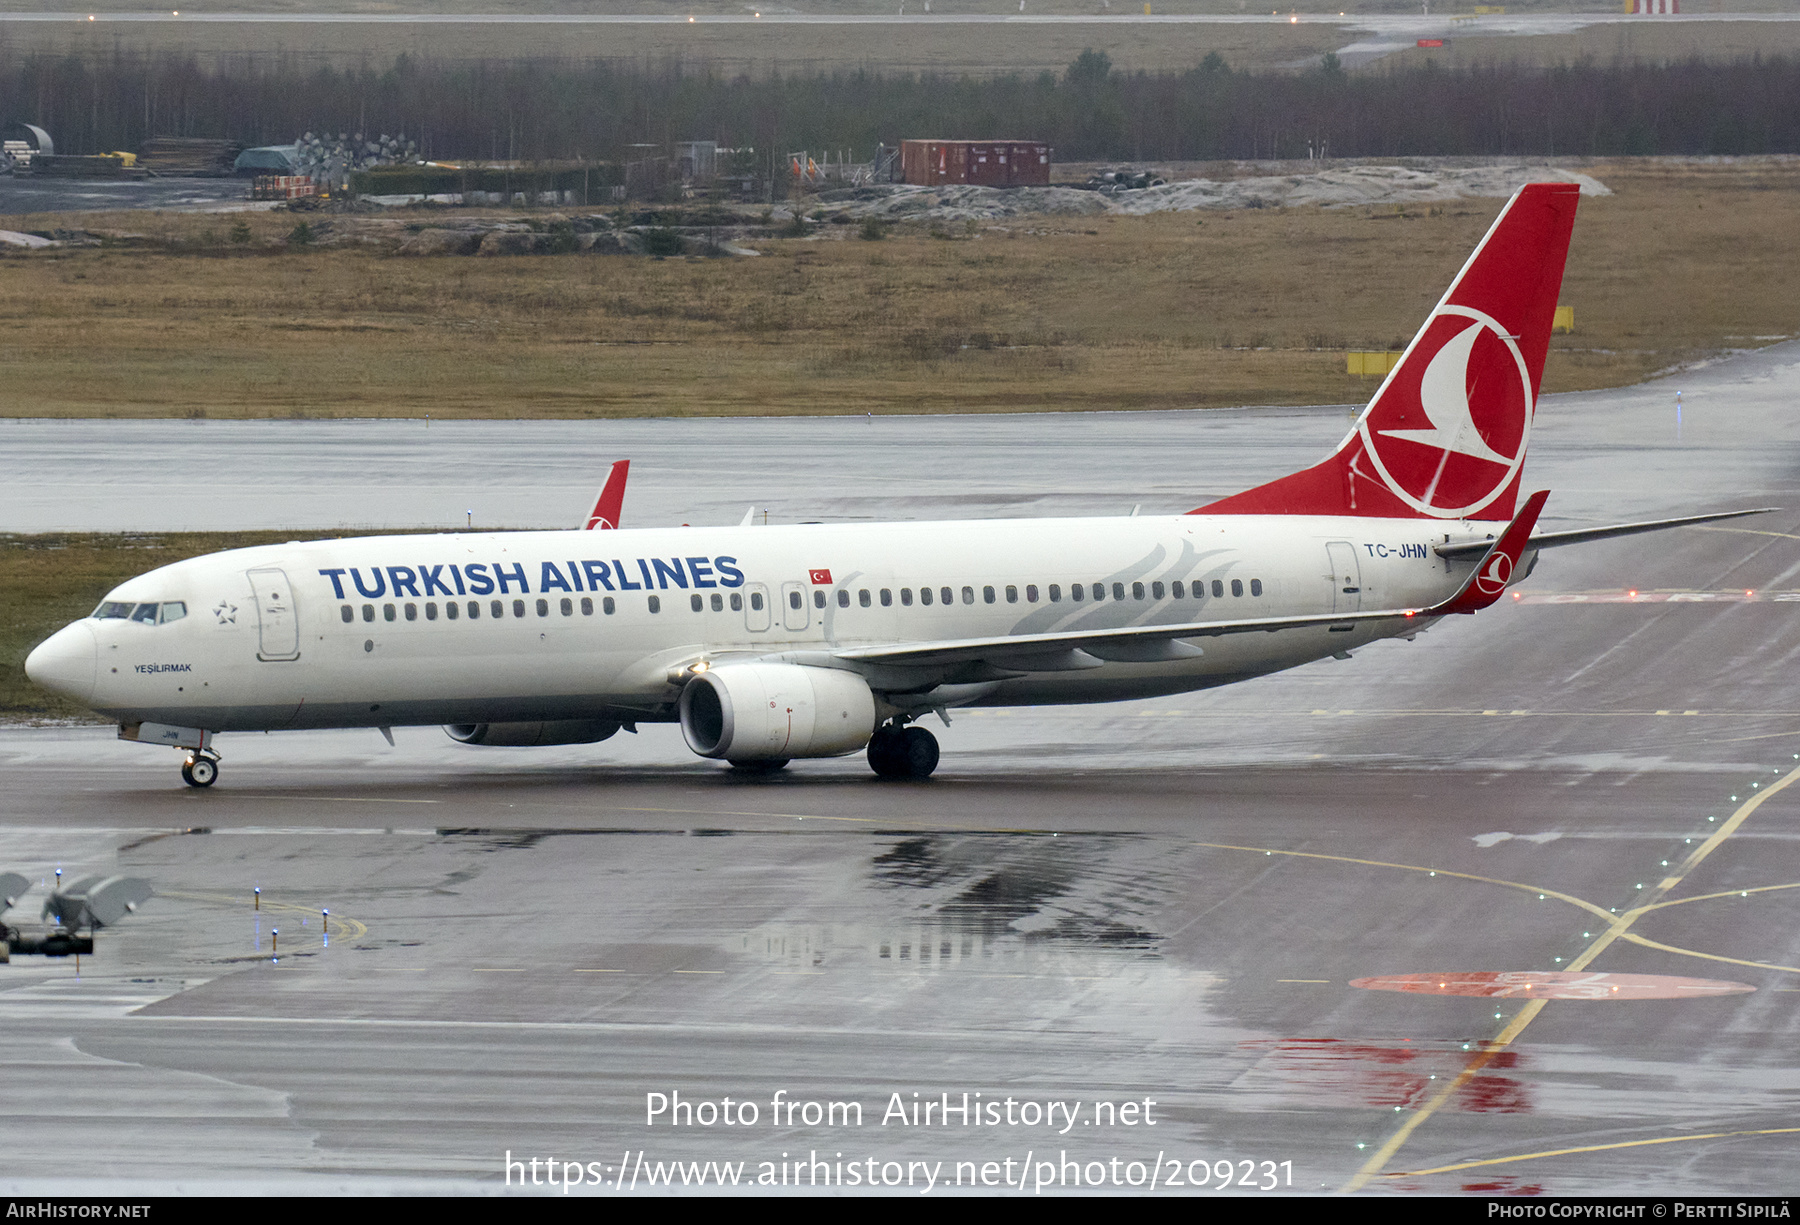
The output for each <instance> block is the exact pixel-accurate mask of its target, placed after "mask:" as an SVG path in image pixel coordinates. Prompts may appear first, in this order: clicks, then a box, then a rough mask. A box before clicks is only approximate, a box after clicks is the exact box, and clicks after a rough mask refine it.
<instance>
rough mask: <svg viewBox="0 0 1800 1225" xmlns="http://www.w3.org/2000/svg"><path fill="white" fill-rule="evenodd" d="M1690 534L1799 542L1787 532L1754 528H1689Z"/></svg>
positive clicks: (1799, 537) (1798, 537) (1797, 537)
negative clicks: (1698, 533)
mask: <svg viewBox="0 0 1800 1225" xmlns="http://www.w3.org/2000/svg"><path fill="white" fill-rule="evenodd" d="M1688 530H1689V531H1690V532H1737V533H1738V534H1740V535H1743V536H1779V537H1781V538H1782V539H1783V540H1800V536H1794V535H1790V534H1789V533H1787V532H1771V531H1766V530H1764V529H1761V528H1754V527H1690V528H1689V529H1688Z"/></svg>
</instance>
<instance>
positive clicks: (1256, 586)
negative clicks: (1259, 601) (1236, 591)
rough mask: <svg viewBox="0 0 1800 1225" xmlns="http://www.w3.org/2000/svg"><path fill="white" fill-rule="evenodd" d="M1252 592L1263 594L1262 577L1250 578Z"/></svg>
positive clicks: (1253, 593)
mask: <svg viewBox="0 0 1800 1225" xmlns="http://www.w3.org/2000/svg"><path fill="white" fill-rule="evenodd" d="M1250 594H1251V595H1261V594H1262V580H1261V579H1259V578H1253V579H1251V580H1250Z"/></svg>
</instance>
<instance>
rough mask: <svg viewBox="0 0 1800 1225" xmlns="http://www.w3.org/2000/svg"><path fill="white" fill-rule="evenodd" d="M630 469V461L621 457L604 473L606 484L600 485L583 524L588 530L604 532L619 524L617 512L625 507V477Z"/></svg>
mask: <svg viewBox="0 0 1800 1225" xmlns="http://www.w3.org/2000/svg"><path fill="white" fill-rule="evenodd" d="M630 471H631V461H630V460H628V459H621V460H619V461H618V462H617V463H615V464H614V465H613V466H612V471H611V472H608V473H607V474H606V484H604V485H602V486H600V496H599V497H597V498H595V499H594V509H593V510H591V511H589V512H588V517H587V523H585V524H584V525H583V526H584V527H585V528H586V529H587V530H588V531H590V532H592V531H596V530H598V531H603V532H604V531H610V530H612V529H613V528H616V527H618V526H619V513H620V512H621V511H622V510H623V509H624V508H625V478H626V475H627V474H628V473H630Z"/></svg>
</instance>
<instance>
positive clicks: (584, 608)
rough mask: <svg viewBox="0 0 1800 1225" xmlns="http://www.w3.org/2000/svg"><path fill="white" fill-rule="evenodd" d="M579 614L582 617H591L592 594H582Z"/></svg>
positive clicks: (592, 611)
mask: <svg viewBox="0 0 1800 1225" xmlns="http://www.w3.org/2000/svg"><path fill="white" fill-rule="evenodd" d="M581 615H582V616H584V617H591V616H593V615H594V597H593V596H587V595H584V596H582V597H581Z"/></svg>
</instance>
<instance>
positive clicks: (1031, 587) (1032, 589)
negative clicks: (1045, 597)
mask: <svg viewBox="0 0 1800 1225" xmlns="http://www.w3.org/2000/svg"><path fill="white" fill-rule="evenodd" d="M1037 595H1038V592H1037V584H1036V583H1027V584H1025V602H1026V603H1027V604H1036V603H1037Z"/></svg>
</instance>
